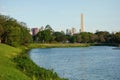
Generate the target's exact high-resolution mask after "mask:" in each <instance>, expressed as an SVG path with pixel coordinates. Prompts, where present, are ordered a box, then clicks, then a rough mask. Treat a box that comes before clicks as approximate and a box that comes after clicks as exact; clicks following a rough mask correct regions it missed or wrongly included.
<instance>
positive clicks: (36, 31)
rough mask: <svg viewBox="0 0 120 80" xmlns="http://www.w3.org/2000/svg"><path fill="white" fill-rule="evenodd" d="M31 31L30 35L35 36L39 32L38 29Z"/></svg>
mask: <svg viewBox="0 0 120 80" xmlns="http://www.w3.org/2000/svg"><path fill="white" fill-rule="evenodd" d="M31 31H32V35H33V36H35V35H36V34H37V33H38V32H39V29H38V28H32V29H31Z"/></svg>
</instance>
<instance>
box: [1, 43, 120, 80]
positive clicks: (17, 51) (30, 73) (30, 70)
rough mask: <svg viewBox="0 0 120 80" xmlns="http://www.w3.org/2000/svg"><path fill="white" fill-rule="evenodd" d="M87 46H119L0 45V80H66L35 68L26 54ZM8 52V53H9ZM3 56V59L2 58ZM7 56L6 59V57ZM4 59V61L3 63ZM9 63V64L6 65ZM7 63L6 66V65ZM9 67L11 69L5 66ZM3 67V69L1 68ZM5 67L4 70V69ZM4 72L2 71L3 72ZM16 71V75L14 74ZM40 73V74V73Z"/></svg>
mask: <svg viewBox="0 0 120 80" xmlns="http://www.w3.org/2000/svg"><path fill="white" fill-rule="evenodd" d="M89 46H119V44H110V43H109V44H101V43H99V44H98V43H97V44H95V43H94V44H93V43H86V44H80V43H79V44H77V43H74V44H66V43H64V44H63V43H57V44H56V43H55V44H53V43H52V44H40V43H32V44H28V45H25V46H19V47H17V48H16V47H12V46H9V45H6V44H0V48H1V49H0V53H1V54H0V55H1V57H0V58H1V61H0V62H1V63H2V64H1V69H0V70H1V71H0V74H1V75H2V76H3V77H1V75H0V79H1V80H6V78H9V76H11V79H10V80H16V79H17V78H20V79H22V80H38V79H41V78H42V79H43V80H46V79H47V80H49V79H53V80H68V79H65V78H60V77H59V76H58V75H57V73H56V72H54V71H53V70H48V69H45V68H42V67H39V66H37V65H36V64H35V63H34V62H33V61H32V60H31V59H30V57H29V56H28V52H29V50H31V49H34V48H61V47H63V48H69V47H89ZM9 50H10V51H9ZM2 56H3V57H2ZM6 56H7V57H6ZM4 59H5V61H4ZM8 62H10V63H8ZM7 63H8V64H7ZM6 65H11V67H9V66H6ZM2 66H3V67H2ZM5 67H6V68H5ZM4 68H5V71H2V70H4ZM10 68H12V69H13V71H12V72H10V74H9V73H7V74H6V72H8V71H9V69H10ZM16 71H17V73H16ZM40 71H41V72H40ZM14 74H16V75H15V76H14Z"/></svg>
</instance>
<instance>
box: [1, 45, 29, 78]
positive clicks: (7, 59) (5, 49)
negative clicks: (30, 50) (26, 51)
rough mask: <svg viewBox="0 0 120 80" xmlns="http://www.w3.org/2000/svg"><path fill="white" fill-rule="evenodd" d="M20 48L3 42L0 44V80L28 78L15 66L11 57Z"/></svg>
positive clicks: (16, 53) (18, 51)
mask: <svg viewBox="0 0 120 80" xmlns="http://www.w3.org/2000/svg"><path fill="white" fill-rule="evenodd" d="M20 52H21V50H20V49H18V48H14V47H11V46H8V45H5V44H0V80H30V78H29V77H28V76H26V75H25V74H23V72H21V71H20V70H18V69H17V68H16V66H15V63H14V62H13V61H12V58H13V57H14V56H16V55H18V53H20Z"/></svg>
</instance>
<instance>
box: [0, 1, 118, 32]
mask: <svg viewBox="0 0 120 80" xmlns="http://www.w3.org/2000/svg"><path fill="white" fill-rule="evenodd" d="M0 13H1V14H3V15H9V16H11V17H13V18H15V19H17V20H18V21H22V22H25V23H26V24H27V25H28V27H29V28H33V27H38V28H40V27H41V26H46V25H47V24H49V25H51V27H52V28H53V29H54V30H55V31H61V30H63V31H66V29H71V28H72V27H74V28H76V29H77V32H78V31H79V29H80V24H81V23H80V22H81V21H80V15H81V13H83V14H84V24H85V31H87V32H95V31H96V30H100V31H109V32H114V31H120V0H0Z"/></svg>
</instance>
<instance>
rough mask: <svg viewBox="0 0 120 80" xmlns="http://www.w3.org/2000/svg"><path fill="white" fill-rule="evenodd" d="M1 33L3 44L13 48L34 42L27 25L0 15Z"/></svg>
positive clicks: (0, 37)
mask: <svg viewBox="0 0 120 80" xmlns="http://www.w3.org/2000/svg"><path fill="white" fill-rule="evenodd" d="M0 32H1V33H0V39H1V42H2V43H6V44H9V45H12V46H17V45H21V44H26V43H29V42H31V41H32V36H31V35H30V34H29V30H28V29H27V27H26V24H25V23H23V22H18V21H17V20H16V19H14V18H11V17H9V16H4V15H0Z"/></svg>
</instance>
